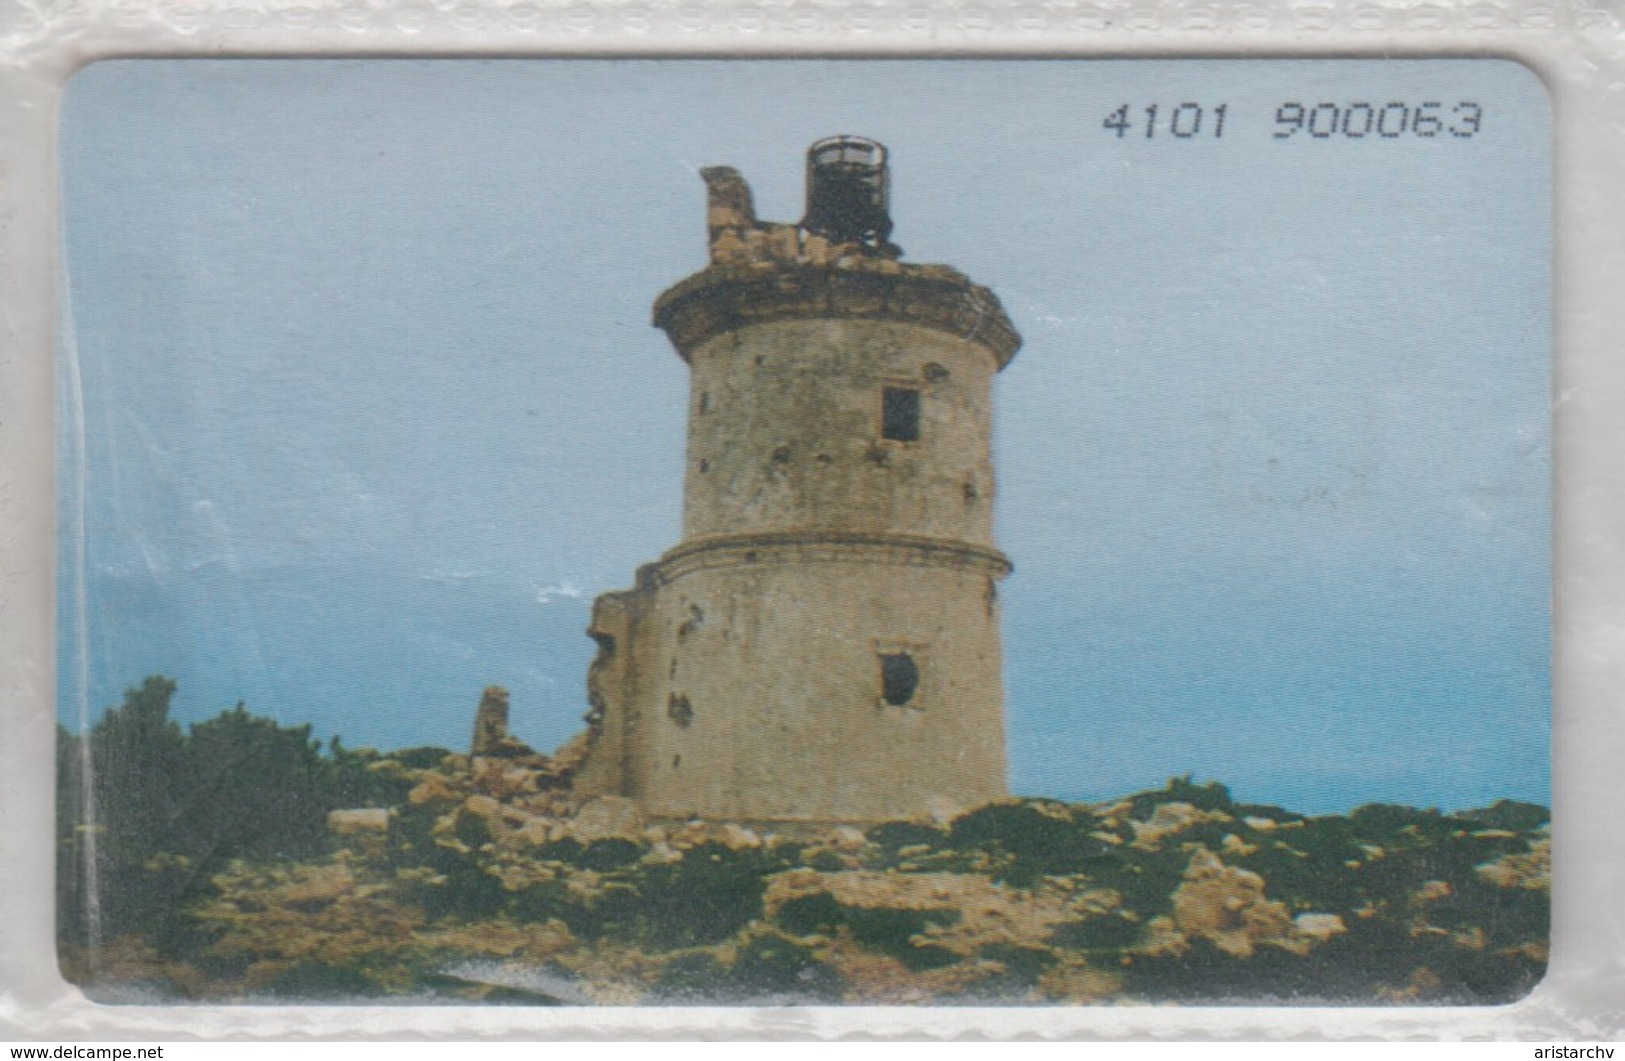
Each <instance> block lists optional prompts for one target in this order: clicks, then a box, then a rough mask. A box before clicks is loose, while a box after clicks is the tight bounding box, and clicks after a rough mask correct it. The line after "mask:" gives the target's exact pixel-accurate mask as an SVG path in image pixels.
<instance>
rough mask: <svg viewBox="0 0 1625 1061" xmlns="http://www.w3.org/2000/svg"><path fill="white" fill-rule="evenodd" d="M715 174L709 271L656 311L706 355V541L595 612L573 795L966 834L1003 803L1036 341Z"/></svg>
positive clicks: (953, 283)
mask: <svg viewBox="0 0 1625 1061" xmlns="http://www.w3.org/2000/svg"><path fill="white" fill-rule="evenodd" d="M704 177H705V181H706V185H707V189H708V198H707V227H708V231H709V233H710V243H711V255H712V265H711V266H709V267H708V268H706V269H704V270H702V271H701V272H700V273H698V274H696V275H695V276H692V277H690V278H688V279H687V280H684V281H682V282H680V283H678V284H677V285H675V286H674V287H673V288H671V289H670V290H669V291H667V292H666V293H665V294H664V295H662V296H661V297H660V299H659V300H658V302H657V303H656V308H655V320H656V323H657V325H658V326H659V327H661V328H663V329H665V330H666V332H667V334H668V336H669V337H670V338H671V340H672V342H673V343H674V344H675V345H676V347H677V348H678V350H679V352H680V353H681V354H682V356H683V357H684V358H685V359H686V360H687V361H688V362H689V364H690V367H691V388H690V389H691V394H692V401H691V405H690V411H689V420H688V423H689V435H688V459H689V468H688V472H687V476H686V479H685V490H684V504H683V513H684V518H683V540H682V541H681V542H680V543H679V544H678V545H677V546H676V547H675V548H673V549H672V550H670V551H669V552H668V553H667V554H666V555H665V556H664V557H662V558H661V560H660V562H659V563H658V564H657V565H654V566H652V567H649V568H645V569H643V570H640V572H639V575H638V580H637V586H636V587H635V588H634V589H633V590H630V591H627V592H620V593H613V594H605V595H604V596H602V597H600V598H599V599H598V601H597V602H596V603H595V606H594V612H593V625H592V627H591V634H592V636H593V637H594V639H595V640H597V641H598V644H599V654H598V658H597V659H596V660H595V661H594V662H593V664H592V666H591V669H590V671H589V674H588V703H589V705H590V708H591V709H590V711H589V714H588V726H589V729H588V735H587V737H588V741H587V743H588V745H589V750H588V754H587V755H586V758H585V761H584V762H583V764H582V765H581V768H580V769H579V771H571V776H572V779H573V783H574V784H575V785H576V787H577V789H578V791H581V792H583V793H591V794H595V795H597V794H605V795H630V794H636V798H637V799H638V801H639V803H640V806H641V809H642V811H643V812H644V813H645V814H646V815H648V816H650V817H654V818H660V819H672V820H681V819H685V818H689V817H703V818H705V819H707V820H710V821H717V822H723V821H736V822H744V823H769V822H774V823H776V822H795V823H802V822H817V823H824V822H881V821H889V820H897V819H905V818H914V819H935V820H938V821H946V820H948V819H951V818H952V817H954V816H956V815H957V814H959V813H962V812H963V811H965V810H968V809H969V808H971V807H974V806H977V805H980V804H982V803H985V802H987V801H989V800H991V799H995V798H998V797H1000V796H1002V795H1004V794H1005V792H1006V788H1005V761H1004V744H1003V718H1002V696H1003V693H1002V682H1001V680H1000V668H1001V651H1000V638H999V619H998V606H997V589H996V583H997V581H998V579H1000V578H1002V577H1003V576H1004V575H1005V574H1007V573H1008V572H1009V569H1010V564H1009V561H1008V560H1007V559H1006V558H1005V557H1004V556H1003V554H1002V553H1000V552H999V551H998V549H997V547H996V545H995V543H994V540H993V508H992V498H993V493H994V484H993V464H992V452H991V437H992V401H991V392H992V383H993V377H994V375H995V374H996V373H997V372H998V371H999V370H1000V369H1001V368H1002V367H1003V366H1004V365H1005V364H1006V363H1007V362H1008V361H1009V359H1010V357H1011V356H1013V354H1014V353H1015V350H1016V347H1017V345H1018V344H1019V339H1018V337H1017V336H1016V334H1015V331H1014V329H1013V327H1012V326H1011V324H1010V321H1009V319H1008V317H1007V316H1006V315H1005V314H1004V312H1003V310H1002V309H1001V308H1000V307H999V304H998V300H997V299H995V298H994V297H993V295H992V293H991V292H989V291H987V290H986V289H985V288H981V287H978V286H976V285H975V284H973V283H971V282H970V281H969V280H968V279H967V278H966V277H965V276H963V275H962V274H960V273H958V272H957V271H955V270H953V269H950V268H947V267H943V266H930V265H915V264H905V263H902V262H898V261H895V260H892V257H891V256H892V255H894V254H895V253H896V248H895V247H891V246H890V245H889V244H887V245H885V246H880V245H870V244H868V243H864V242H862V241H859V242H841V243H835V242H832V241H831V239H830V238H828V237H827V236H814V235H810V234H808V233H806V232H804V231H803V230H802V229H801V228H800V227H798V226H797V225H793V224H779V223H773V222H768V221H763V220H760V219H758V218H757V217H756V216H755V211H754V206H753V204H752V202H751V198H750V192H749V188H748V187H747V186H746V185H745V182H744V181H743V179H742V178H741V177H740V175H739V174H738V173H737V172H736V171H734V170H731V169H728V168H725V167H717V168H713V169H708V170H706V171H705V174H704ZM840 238H841V239H843V240H844V239H846V237H845V236H841V237H840ZM897 660H903V661H905V662H906V663H907V664H909V665H910V666H912V667H913V670H912V671H911V673H913V674H914V675H915V676H916V677H915V678H914V679H910V680H909V681H908V682H907V683H905V684H906V686H907V688H906V690H903V686H902V685H899V684H898V683H897V682H895V681H894V682H893V683H892V684H890V685H888V684H887V683H886V681H884V680H883V679H882V674H881V671H882V667H883V665H885V666H889V665H891V664H890V663H889V662H886V661H892V662H895V661H897ZM900 690H903V691H900ZM814 705H816V708H815V709H814Z"/></svg>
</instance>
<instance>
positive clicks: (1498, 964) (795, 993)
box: [63, 746, 1550, 1005]
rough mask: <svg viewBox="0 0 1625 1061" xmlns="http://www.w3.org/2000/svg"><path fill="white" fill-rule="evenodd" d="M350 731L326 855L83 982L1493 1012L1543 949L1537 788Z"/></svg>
mask: <svg viewBox="0 0 1625 1061" xmlns="http://www.w3.org/2000/svg"><path fill="white" fill-rule="evenodd" d="M486 750H488V751H491V752H493V753H494V754H488V755H483V756H479V757H470V756H463V755H445V756H443V757H441V758H439V759H438V761H429V762H425V761H423V760H424V756H423V754H422V753H421V752H420V753H417V754H415V755H402V756H401V757H398V758H397V757H385V756H374V755H371V754H370V753H369V756H370V761H369V764H368V766H367V770H368V771H369V772H370V773H371V774H372V775H373V776H374V777H375V778H376V779H377V780H378V782H379V791H380V792H382V793H385V796H384V797H383V798H380V799H378V800H377V801H376V802H377V803H378V805H377V806H374V807H370V808H357V809H354V810H344V811H335V812H333V814H332V815H331V816H330V822H329V824H330V826H331V831H332V844H331V851H330V853H328V854H327V855H326V856H325V857H320V858H315V859H309V860H305V861H300V862H260V863H254V864H250V863H246V862H234V863H232V864H230V866H229V867H228V868H227V869H226V870H225V871H224V872H221V873H218V874H216V875H214V877H213V879H212V886H210V887H208V888H206V889H204V894H203V895H202V897H201V898H198V899H195V900H193V901H191V902H190V904H189V905H188V906H187V908H186V909H185V910H184V911H182V912H180V914H179V915H178V916H177V917H176V918H174V919H173V921H172V925H171V927H170V928H168V929H166V930H165V931H163V932H161V933H149V934H146V935H140V936H135V935H131V936H125V937H122V938H119V939H115V940H113V941H110V942H108V943H106V944H104V945H102V946H100V947H97V948H94V949H91V948H85V947H81V946H65V947H64V953H63V964H64V968H65V970H66V972H67V973H68V975H69V977H70V979H73V980H75V981H76V982H79V983H82V984H85V985H86V987H87V989H88V990H89V991H90V992H91V994H92V995H94V996H97V997H106V998H127V997H134V996H136V995H141V996H143V997H150V996H152V995H154V994H156V995H161V996H168V997H174V996H182V997H186V998H192V999H198V1000H209V1001H223V1000H266V999H286V1000H307V999H316V1000H325V1001H340V1000H345V999H354V998H370V999H380V998H382V999H388V998H394V999H398V1000H400V1001H403V1002H423V1001H446V1002H466V1001H485V1002H489V1003H497V1002H505V1003H513V1004H541V1005H546V1004H674V1003H675V1004H682V1003H696V1004H718V1003H722V1004H728V1003H731V1004H751V1005H760V1004H775V1003H806V1004H833V1003H852V1004H920V1003H939V1004H940V1003H955V1004H988V1003H991V1004H1020V1005H1033V1004H1079V1003H1147V1002H1149V1003H1171V1002H1190V1003H1197V1002H1206V1003H1224V1002H1236V1003H1241V1002H1246V1003H1255V1004H1256V1003H1287V1004H1307V1003H1319V1002H1331V1003H1340V1004H1358V1005H1369V1004H1373V1003H1382V1002H1389V1003H1453V1004H1461V1003H1466V1004H1495V1003H1502V1002H1507V1001H1510V1000H1512V999H1514V998H1516V997H1518V996H1520V995H1522V994H1523V993H1525V992H1527V991H1528V990H1529V989H1530V988H1531V987H1532V985H1533V984H1534V982H1535V981H1536V980H1537V979H1538V978H1539V977H1540V975H1541V973H1542V971H1543V970H1544V968H1545V964H1546V948H1547V943H1546V940H1547V925H1548V908H1549V894H1550V839H1549V832H1548V827H1547V825H1546V813H1545V811H1544V809H1543V808H1539V807H1534V806H1531V805H1527V804H1515V803H1506V802H1503V803H1498V804H1496V805H1495V806H1493V807H1491V808H1488V809H1485V810H1480V811H1471V812H1464V813H1458V814H1454V815H1446V814H1440V813H1438V812H1435V811H1418V810H1413V809H1410V808H1404V807H1393V806H1371V807H1363V808H1360V809H1359V810H1357V811H1355V812H1353V813H1352V814H1350V815H1347V816H1333V817H1320V818H1306V817H1303V816H1301V815H1297V814H1293V813H1290V812H1288V811H1285V810H1282V809H1280V808H1277V807H1265V806H1248V805H1242V804H1237V803H1234V802H1233V801H1232V800H1231V799H1230V797H1229V794H1228V793H1227V792H1226V791H1225V789H1224V788H1223V787H1222V786H1220V785H1193V784H1191V783H1189V782H1188V781H1184V780H1175V781H1172V782H1170V783H1169V785H1168V787H1167V788H1165V789H1163V790H1159V791H1153V792H1146V793H1141V794H1138V795H1135V796H1132V797H1129V798H1125V799H1123V800H1120V801H1117V802H1114V803H1110V804H1098V805H1079V804H1064V803H1059V802H1054V801H1049V800H1031V799H1012V800H1008V801H1001V802H998V803H994V804H990V805H988V806H984V807H981V808H979V809H976V810H973V811H971V812H969V813H967V814H964V815H962V816H960V817H959V818H957V819H955V820H953V821H952V822H946V823H928V822H893V823H888V824H883V825H878V826H872V827H867V828H861V829H860V828H857V827H853V826H838V827H829V828H809V827H803V828H801V829H798V830H795V831H791V832H786V831H783V830H778V831H775V830H773V829H771V828H766V827H751V826H749V825H745V824H739V823H714V822H692V823H686V824H678V825H671V824H653V825H651V824H647V823H643V822H640V821H639V820H638V818H637V815H636V812H635V809H634V807H633V806H632V805H631V804H630V803H628V802H626V801H623V800H618V799H614V798H601V799H597V800H588V801H585V802H582V801H580V800H578V799H576V798H575V797H573V796H572V795H571V794H570V793H569V791H568V789H567V788H562V787H560V784H561V782H562V781H563V780H564V778H565V777H566V776H567V772H568V771H567V767H568V761H569V749H568V748H567V749H565V750H564V751H563V752H562V753H561V755H560V756H553V757H546V756H538V755H535V754H534V753H531V752H529V750H528V749H525V748H523V747H522V746H505V747H490V748H488V749H486Z"/></svg>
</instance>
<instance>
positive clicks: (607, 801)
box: [570, 796, 643, 843]
mask: <svg viewBox="0 0 1625 1061" xmlns="http://www.w3.org/2000/svg"><path fill="white" fill-rule="evenodd" d="M642 825H643V822H642V819H641V818H640V816H639V815H638V805H637V804H636V803H633V802H632V801H631V800H629V799H627V798H626V797H624V796H599V797H597V798H596V799H590V800H588V801H587V802H586V803H584V804H582V805H581V809H580V810H579V811H577V812H576V816H575V817H574V818H573V819H571V821H570V833H571V834H572V835H573V836H574V837H575V838H576V839H577V840H580V841H582V842H583V843H591V842H592V841H594V840H608V839H610V838H611V837H621V838H624V839H628V840H639V839H641V836H640V831H641V829H642Z"/></svg>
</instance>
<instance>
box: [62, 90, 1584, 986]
mask: <svg viewBox="0 0 1625 1061" xmlns="http://www.w3.org/2000/svg"><path fill="white" fill-rule="evenodd" d="M1550 135H1551V134H1550V128H1549V115H1548V107H1547V100H1546V93H1545V90H1544V88H1543V86H1542V85H1541V83H1540V82H1539V80H1538V79H1537V78H1536V77H1535V76H1534V75H1533V74H1531V73H1530V72H1529V71H1528V70H1527V69H1526V68H1524V67H1523V66H1520V65H1518V64H1516V63H1514V62H1510V61H1505V60H1498V59H1458V60H1404V61H1378V60H1354V59H1349V60H1286V59H1281V60H1269V59H1244V60H1126V59H1125V60H1113V61H1098V60H1047V61H1029V60H983V59H933V60H911V61H895V60H893V61H888V60H845V61H837V60H828V61H813V60H791V59H770V60H717V61H699V60H618V59H580V60H563V59H558V60H502V61H475V60H437V61H408V60H350V59H345V60H308V59H307V60H275V61H272V60H221V61H199V60H181V61H173V60H120V61H110V62H102V63H97V64H94V65H92V66H90V67H87V68H86V69H85V70H83V71H82V72H81V73H80V74H79V75H77V77H76V78H75V79H74V81H73V82H72V84H71V85H70V86H69V88H68V91H67V96H66V102H65V105H64V109H63V118H62V125H61V130H60V137H61V167H62V182H63V225H62V238H63V244H62V250H61V268H62V277H63V279H62V291H63V298H62V302H61V310H60V335H61V339H60V344H59V366H60V369H59V388H58V394H59V401H58V406H57V414H58V425H59V429H58V439H57V443H58V457H59V474H58V506H59V519H58V525H59V540H58V555H59V564H60V567H59V580H58V585H59V593H58V600H59V605H58V636H59V676H60V677H59V686H60V689H59V702H60V722H61V726H62V728H61V731H60V734H59V752H58V759H59V769H58V777H59V808H60V813H59V820H58V830H57V833H58V898H59V924H58V939H59V953H60V957H61V962H62V966H63V969H64V971H65V972H66V974H67V976H68V978H69V979H70V980H72V981H74V982H76V983H78V984H80V985H82V986H83V988H84V989H85V991H86V992H87V993H88V994H89V995H90V996H91V997H93V998H95V999H98V1000H102V1001H114V1002H127V1003H142V1002H164V1001H173V1000H177V999H189V1000H198V1001H208V1002H248V1003H264V1002H268V1001H278V1000H281V1001H303V1002H358V1001H370V1002H376V1001H395V1002H403V1003H422V1004H427V1003H469V1002H486V1003H499V1002H500V1003H507V1004H518V1005H560V1004H565V1005H670V1004H701V1005H753V1006H755V1005H764V1004H784V1005H798V1004H805V1005H841V1004H863V1005H876V1004H911V1005H976V1004H994V1005H1080V1004H1105V1005H1111V1004H1122V1003H1133V1004H1145V1003H1152V1004H1157V1003H1175V1002H1178V1003H1192V1002H1197V1003H1224V1004H1250V1005H1276V1004H1310V1003H1315V1004H1335V1005H1360V1006H1371V1005H1426V1004H1451V1005H1461V1004H1468V1005H1489V1004H1500V1003H1505V1002H1508V1001H1512V1000H1514V999H1517V998H1519V997H1521V996H1523V995H1524V994H1526V993H1527V992H1528V991H1530V990H1531V989H1532V987H1533V986H1534V984H1535V983H1536V982H1537V981H1538V980H1539V978H1540V977H1541V975H1542V973H1543V971H1544V969H1545V965H1546V961H1547V954H1548V935H1549V933H1548V922H1549V896H1550V887H1551V883H1550V840H1549V832H1548V830H1549V823H1548V818H1549V815H1548V812H1547V809H1546V807H1547V805H1548V804H1549V802H1550V800H1549V780H1550V769H1549V761H1548V747H1549V730H1550V710H1549V708H1550V688H1551V680H1550V675H1551V668H1550V645H1551V637H1550V628H1551V614H1550V595H1551V579H1550V538H1551V516H1550V514H1551V497H1550V481H1551V456H1550V427H1549V421H1550V382H1549V380H1550V373H1551V332H1552V321H1551V308H1550V307H1551V292H1550V287H1551V253H1552V235H1551V226H1552V213H1551V205H1550V198H1551V186H1550V180H1551V145H1550Z"/></svg>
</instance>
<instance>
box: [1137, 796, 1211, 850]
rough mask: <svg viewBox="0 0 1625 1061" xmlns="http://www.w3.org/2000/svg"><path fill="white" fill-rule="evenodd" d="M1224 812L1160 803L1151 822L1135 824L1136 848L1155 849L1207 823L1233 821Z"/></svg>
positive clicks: (1182, 804)
mask: <svg viewBox="0 0 1625 1061" xmlns="http://www.w3.org/2000/svg"><path fill="white" fill-rule="evenodd" d="M1233 820H1234V819H1232V818H1231V817H1230V815H1228V814H1225V813H1224V812H1223V811H1205V810H1202V809H1200V808H1198V807H1196V806H1193V805H1192V804H1189V803H1160V804H1158V805H1157V809H1156V810H1155V811H1153V812H1152V814H1151V819H1150V820H1149V821H1143V822H1139V821H1137V822H1134V823H1133V825H1134V846H1135V847H1139V848H1146V849H1150V848H1155V847H1157V846H1158V845H1160V844H1161V843H1162V842H1163V841H1164V840H1167V839H1168V838H1170V837H1172V836H1176V835H1178V834H1179V833H1182V832H1184V831H1185V830H1186V829H1189V828H1191V827H1192V826H1195V825H1201V824H1203V823H1205V822H1228V821H1233Z"/></svg>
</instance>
